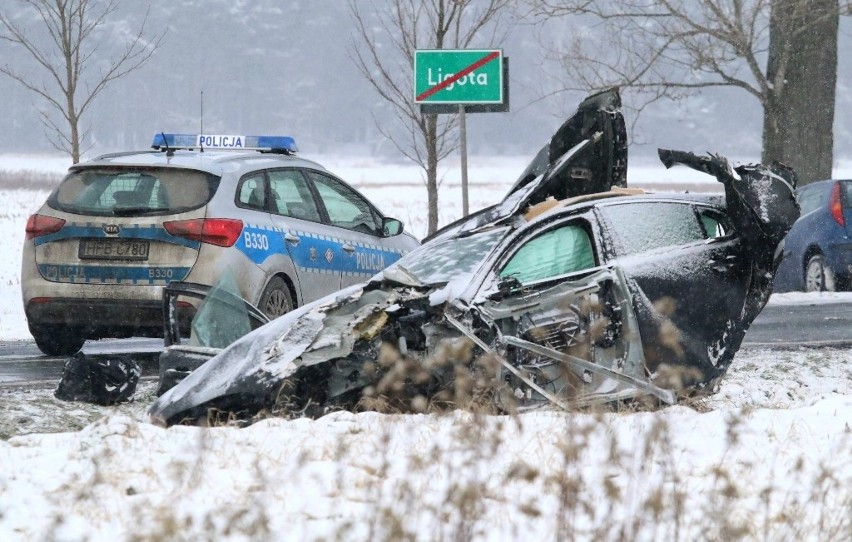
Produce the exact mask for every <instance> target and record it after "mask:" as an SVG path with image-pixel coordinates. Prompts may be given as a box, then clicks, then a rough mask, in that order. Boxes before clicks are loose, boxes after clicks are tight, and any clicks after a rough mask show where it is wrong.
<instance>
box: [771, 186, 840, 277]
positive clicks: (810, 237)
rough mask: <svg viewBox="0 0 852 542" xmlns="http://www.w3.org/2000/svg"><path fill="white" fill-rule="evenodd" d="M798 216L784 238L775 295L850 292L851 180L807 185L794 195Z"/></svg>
mask: <svg viewBox="0 0 852 542" xmlns="http://www.w3.org/2000/svg"><path fill="white" fill-rule="evenodd" d="M797 195H798V198H799V205H800V206H801V216H800V218H799V220H798V221H796V223H795V224H794V225H793V228H792V229H791V230H790V233H788V234H787V237H786V238H785V239H784V259H783V260H782V262H781V265H780V266H779V268H778V272H777V273H776V275H775V289H774V291H776V292H791V291H805V292H825V291H829V292H833V291H835V290H848V289H850V277H852V237H850V236H852V207H850V204H852V180H829V181H819V182H815V183H811V184H808V185H805V186H803V187H801V188H799V190H798V192H797Z"/></svg>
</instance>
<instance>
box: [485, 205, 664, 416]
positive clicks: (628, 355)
mask: <svg viewBox="0 0 852 542" xmlns="http://www.w3.org/2000/svg"><path fill="white" fill-rule="evenodd" d="M599 252H600V250H599V247H598V246H597V243H596V242H595V241H594V236H593V229H592V226H591V223H590V222H588V221H586V220H584V219H580V218H576V219H572V220H569V221H566V222H562V223H558V224H555V225H553V224H552V225H548V226H547V227H545V228H542V229H539V230H538V231H536V232H534V233H533V234H532V235H529V236H527V237H526V238H525V239H521V240H519V242H517V243H511V244H510V246H509V249H508V250H507V251H506V254H504V255H503V256H502V257H500V258H499V259H498V260H497V262H498V263H497V266H496V269H495V271H496V273H497V274H498V275H499V277H500V286H499V288H498V292H497V293H491V294H490V295H488V298H487V301H485V302H484V303H483V304H482V305H481V306H480V310H481V311H482V312H483V313H485V314H486V315H487V316H488V317H489V318H490V319H492V320H493V321H494V322H495V323H496V325H497V326H498V328H499V329H500V333H501V334H502V337H503V340H504V341H505V344H506V351H505V357H506V359H507V361H508V362H509V363H510V364H511V365H512V366H514V367H516V368H517V369H518V371H519V373H518V374H515V373H513V372H509V373H505V372H504V374H503V375H501V378H502V379H503V381H504V382H506V383H507V384H508V385H509V387H510V388H511V390H512V395H513V396H514V397H515V399H517V400H518V401H519V406H521V407H522V406H532V405H533V404H535V403H536V402H537V401H544V400H545V399H547V400H556V401H567V402H572V403H589V402H595V401H596V400H603V399H604V398H609V399H612V398H614V397H615V395H614V394H619V393H625V392H626V393H628V394H630V393H634V392H635V390H636V389H637V388H638V387H644V388H648V386H647V385H646V384H645V383H644V382H642V381H641V378H642V377H643V374H644V373H643V371H644V366H643V364H642V352H641V346H640V345H641V342H640V341H639V339H638V337H639V333H638V329H637V327H636V319H635V317H634V316H633V312H632V308H631V304H630V301H629V291H628V290H627V287H626V285H625V283H624V279H623V277H622V276H621V274H620V272H619V271H618V270H617V269H613V268H610V267H606V266H600V265H599V263H600V260H599ZM520 375H524V376H523V377H522V376H520ZM524 379H526V380H524ZM501 400H504V399H501Z"/></svg>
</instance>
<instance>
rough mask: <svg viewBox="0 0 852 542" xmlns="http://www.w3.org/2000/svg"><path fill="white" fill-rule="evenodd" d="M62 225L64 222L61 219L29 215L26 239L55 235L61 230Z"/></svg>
mask: <svg viewBox="0 0 852 542" xmlns="http://www.w3.org/2000/svg"><path fill="white" fill-rule="evenodd" d="M64 225H65V221H64V220H62V219H61V218H54V217H52V216H45V215H31V216H30V218H29V219H28V220H27V228H26V232H27V239H34V238H36V237H41V236H42V235H47V234H50V233H56V232H58V231H59V230H61V229H62V226H64Z"/></svg>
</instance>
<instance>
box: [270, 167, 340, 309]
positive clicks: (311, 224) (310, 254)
mask: <svg viewBox="0 0 852 542" xmlns="http://www.w3.org/2000/svg"><path fill="white" fill-rule="evenodd" d="M266 176H267V179H268V183H269V189H268V197H269V202H268V205H267V208H268V209H269V213H270V217H271V220H272V223H273V224H274V225H275V226H276V229H277V230H278V231H279V232H280V235H281V237H282V240H283V245H284V246H285V247H286V249H287V253H288V254H289V255H290V258H291V260H292V261H293V264H294V266H295V268H296V274H297V276H298V281H299V286H300V289H301V294H302V303H308V302H310V301H313V300H315V299H319V298H320V297H323V296H325V295H328V294H330V293H332V292H336V291H337V290H339V289H340V272H339V270H338V265H339V258H340V252H341V246H340V245H341V243H340V241H339V240H337V239H335V238H334V236H333V235H332V233H333V232H332V231H330V230H331V228H329V226H328V225H326V224H324V223H323V220H322V214H321V211H320V209H319V207H318V205H317V202H316V198H315V197H314V193H313V191H312V190H311V187H310V183H309V182H308V180H307V179H306V178H305V175H304V173H303V172H302V170H301V169H299V168H283V169H273V170H268V171H267V172H266Z"/></svg>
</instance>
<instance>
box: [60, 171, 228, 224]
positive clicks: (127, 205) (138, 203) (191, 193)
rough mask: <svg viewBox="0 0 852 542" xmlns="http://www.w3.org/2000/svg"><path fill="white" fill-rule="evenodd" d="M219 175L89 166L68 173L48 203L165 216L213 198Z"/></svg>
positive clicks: (89, 211) (83, 210)
mask: <svg viewBox="0 0 852 542" xmlns="http://www.w3.org/2000/svg"><path fill="white" fill-rule="evenodd" d="M218 185H219V177H216V176H215V175H212V174H209V173H204V172H202V171H194V170H188V169H177V168H85V169H78V170H76V171H73V172H71V173H69V174H68V176H67V177H65V179H64V180H63V181H62V183H61V184H60V185H59V187H58V188H57V189H56V190H55V191H54V192H53V194H51V196H50V199H49V200H48V204H49V205H50V206H51V207H53V208H54V209H57V210H59V211H65V212H68V213H76V214H86V215H99V216H134V215H165V214H175V213H182V212H185V211H189V210H191V209H197V208H198V207H201V206H202V205H204V204H206V203H207V202H208V201H210V198H212V197H213V194H214V193H215V192H216V188H217V186H218Z"/></svg>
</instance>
